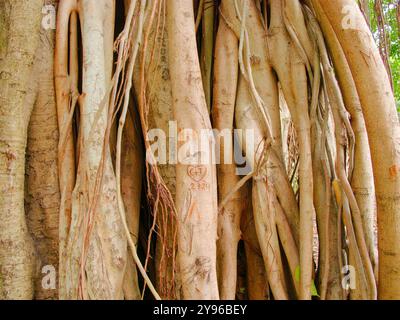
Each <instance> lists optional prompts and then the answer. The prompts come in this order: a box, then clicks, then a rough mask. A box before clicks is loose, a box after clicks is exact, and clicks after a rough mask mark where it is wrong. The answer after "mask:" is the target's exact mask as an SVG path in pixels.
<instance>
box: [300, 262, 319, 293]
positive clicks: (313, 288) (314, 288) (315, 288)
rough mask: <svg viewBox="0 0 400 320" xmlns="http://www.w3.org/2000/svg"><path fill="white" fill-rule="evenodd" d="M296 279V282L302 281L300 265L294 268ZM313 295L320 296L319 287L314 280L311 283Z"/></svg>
mask: <svg viewBox="0 0 400 320" xmlns="http://www.w3.org/2000/svg"><path fill="white" fill-rule="evenodd" d="M294 279H295V280H296V282H300V266H297V267H296V269H295V270H294ZM311 296H312V297H319V294H318V291H317V287H316V286H315V282H314V280H313V281H312V283H311Z"/></svg>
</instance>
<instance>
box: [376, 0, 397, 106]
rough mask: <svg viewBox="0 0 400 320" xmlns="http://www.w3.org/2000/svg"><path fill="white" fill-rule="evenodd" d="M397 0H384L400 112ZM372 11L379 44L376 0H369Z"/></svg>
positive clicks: (395, 89)
mask: <svg viewBox="0 0 400 320" xmlns="http://www.w3.org/2000/svg"><path fill="white" fill-rule="evenodd" d="M396 2H397V1H396V0H382V7H383V11H384V15H385V30H386V32H387V34H388V38H389V40H390V58H389V63H390V66H391V69H392V78H393V89H394V94H395V97H396V102H397V110H398V111H399V112H400V30H398V25H397V20H396ZM369 7H370V12H371V17H370V18H371V30H372V33H373V34H374V38H375V41H376V43H377V45H379V36H378V28H377V22H376V15H375V11H374V0H370V1H369Z"/></svg>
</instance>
